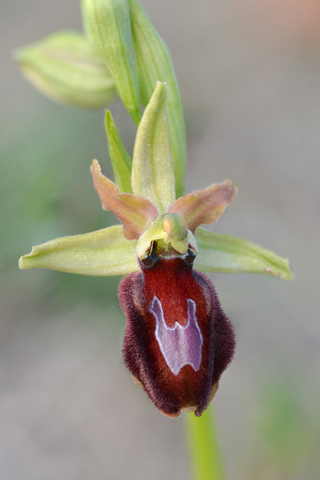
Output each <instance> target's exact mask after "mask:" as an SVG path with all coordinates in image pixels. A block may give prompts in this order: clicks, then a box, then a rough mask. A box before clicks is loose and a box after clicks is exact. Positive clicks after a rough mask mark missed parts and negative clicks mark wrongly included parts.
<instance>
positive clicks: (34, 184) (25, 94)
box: [0, 0, 320, 480]
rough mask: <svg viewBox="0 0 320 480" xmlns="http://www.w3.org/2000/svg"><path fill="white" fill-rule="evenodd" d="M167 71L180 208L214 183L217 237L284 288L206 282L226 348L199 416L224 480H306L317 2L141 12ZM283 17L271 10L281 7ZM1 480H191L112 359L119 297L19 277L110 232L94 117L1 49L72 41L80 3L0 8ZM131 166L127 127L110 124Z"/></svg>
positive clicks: (102, 282) (179, 4) (312, 417)
mask: <svg viewBox="0 0 320 480" xmlns="http://www.w3.org/2000/svg"><path fill="white" fill-rule="evenodd" d="M142 3H143V5H144V7H145V8H146V10H147V12H148V14H149V16H150V18H151V20H152V21H153V23H154V24H155V26H156V28H157V29H158V31H159V32H160V34H161V35H162V37H163V38H164V39H165V41H166V43H167V45H168V46H169V48H170V51H171V53H172V57H173V60H174V64H175V68H176V73H177V77H178V80H179V83H180V87H181V94H182V99H183V104H184V108H185V116H186V122H187V130H188V152H189V153H188V175H187V191H190V190H191V189H201V188H204V187H206V186H207V185H208V184H209V183H213V182H220V181H223V180H224V179H225V178H231V179H232V180H233V181H234V182H235V183H236V184H237V185H238V187H239V194H238V197H237V198H236V200H235V201H234V202H233V204H232V206H230V207H229V208H228V209H227V211H226V213H225V214H224V215H223V217H222V218H221V220H220V221H219V223H218V224H217V225H215V228H216V230H217V231H221V232H225V233H233V234H236V235H239V236H243V237H246V238H249V239H251V240H253V241H255V242H257V243H258V244H260V245H262V246H264V247H266V248H269V249H272V250H274V251H275V252H276V253H278V254H279V255H282V256H285V257H288V258H290V261H291V266H292V269H293V272H294V274H295V279H294V281H292V282H285V281H280V280H278V279H275V278H269V277H266V276H253V275H246V274H236V275H227V274H216V275H211V279H212V281H213V282H214V284H215V286H216V289H217V291H218V293H219V296H220V300H221V303H222V305H223V307H224V310H225V312H226V313H227V315H228V316H229V317H230V318H231V319H232V322H233V325H234V328H235V331H236V335H237V348H236V354H235V358H234V360H233V363H232V365H231V366H230V367H229V368H228V370H227V371H226V373H225V374H224V375H223V377H222V379H221V383H220V390H219V392H218V394H217V395H216V398H215V400H214V407H215V412H216V417H217V422H218V427H219V433H220V436H221V446H222V450H223V455H224V459H225V463H226V469H227V473H228V478H229V479H235V478H237V479H238V480H249V479H254V480H265V479H268V480H271V479H272V480H287V479H290V480H300V479H301V480H305V479H308V480H316V479H318V478H319V469H320V461H319V447H320V416H319V400H320V384H319V378H320V375H319V374H320V362H319V360H320V353H319V346H320V327H319V273H318V272H319V239H320V236H319V231H320V225H319V208H320V193H319V191H320V190H319V158H320V135H319V125H320V88H319V85H320V7H319V2H318V1H316V0H296V1H293V0H292V1H290V0H286V1H285V0H283V1H282V2H277V1H276V0H267V1H262V0H235V1H233V2H225V1H219V0H210V1H209V0H198V1H197V2H196V3H195V2H194V1H191V0H175V1H172V0H162V2H161V3H159V2H157V1H155V0H149V1H147V0H143V1H142ZM279 4H281V5H279ZM0 9H1V15H0V18H1V23H2V25H1V43H0V51H1V58H2V69H1V83H2V84H1V89H0V96H1V110H0V124H1V125H0V126H1V128H0V136H1V161H2V168H1V175H0V196H1V247H2V255H1V260H0V261H1V290H0V297H1V298H0V312H1V313H0V316H1V318H0V426H1V427H0V472H1V474H0V476H1V478H3V479H10V480H11V479H13V480H15V479H17V480H18V479H19V480H57V479H64V480H87V479H88V478H92V479H95V480H100V479H101V480H102V479H119V480H122V479H130V480H135V479H145V478H152V479H153V480H160V479H163V478H170V479H175V480H180V479H181V480H182V479H185V478H190V476H189V475H190V473H189V466H188V452H187V448H186V445H185V441H184V422H183V420H184V415H181V417H180V418H179V419H177V420H171V419H167V418H165V417H163V416H161V415H160V414H159V413H158V412H157V411H156V410H155V409H154V407H153V405H152V404H151V402H150V401H149V400H148V399H147V397H146V395H145V394H144V393H143V392H142V390H141V389H140V388H139V387H137V386H136V385H134V383H133V382H132V380H131V378H130V375H129V373H128V372H127V371H126V369H125V367H124V365H123V363H122V358H121V346H122V338H123V332H124V326H125V322H124V317H123V315H122V313H121V311H120V308H119V306H118V302H117V296H116V294H117V284H118V282H119V278H94V277H82V276H76V275H70V274H63V273H56V272H50V271H41V270H35V271H32V270H29V271H23V272H19V270H18V266H17V261H18V258H19V256H20V255H22V254H25V253H27V252H29V251H30V249H31V246H32V245H35V244H39V243H42V242H44V241H47V240H50V239H52V238H55V237H58V236H63V235H72V234H77V233H84V232H89V231H92V230H96V229H99V228H103V227H105V226H107V225H109V224H112V223H113V222H114V218H113V216H112V214H110V213H106V212H103V211H102V209H101V205H100V201H99V199H98V196H97V195H96V193H95V191H94V189H93V186H92V180H91V176H90V173H89V165H90V162H91V159H92V158H94V157H96V158H98V159H99V160H100V162H101V164H102V168H103V170H104V172H105V173H106V174H107V175H111V167H110V164H109V160H108V155H107V149H106V141H105V133H104V128H103V112H102V111H96V112H86V111H82V110H77V109H72V108H68V107H65V106H61V105H59V104H55V103H53V102H51V101H50V100H48V99H46V98H45V97H43V96H42V95H40V94H39V93H38V92H37V91H36V90H34V88H33V87H32V86H31V85H30V84H28V83H27V82H26V81H25V80H24V79H23V78H22V77H21V75H20V73H19V71H18V68H17V66H16V65H15V64H14V62H13V60H12V54H13V52H14V50H15V49H16V48H17V47H19V46H22V45H25V44H28V43H32V42H34V41H36V40H38V39H40V38H42V37H44V36H45V35H47V34H49V33H52V32H55V31H57V30H61V29H65V28H72V29H77V30H80V29H81V18H80V8H79V2H78V0H69V1H68V2H65V1H63V0H55V1H49V0H24V1H22V0H11V1H10V2H1V4H0ZM111 109H112V112H113V114H114V116H115V119H116V123H117V125H118V126H119V129H120V132H121V136H122V138H123V139H124V140H125V143H126V146H127V148H128V149H129V151H132V145H133V139H134V135H135V128H134V126H133V124H132V122H131V120H130V118H129V117H128V115H127V113H126V112H125V111H124V109H123V107H122V106H121V104H120V102H119V101H115V102H114V103H113V104H112V106H111Z"/></svg>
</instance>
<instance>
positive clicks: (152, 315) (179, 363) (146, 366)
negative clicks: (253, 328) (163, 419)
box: [119, 255, 235, 417]
mask: <svg viewBox="0 0 320 480" xmlns="http://www.w3.org/2000/svg"><path fill="white" fill-rule="evenodd" d="M119 300H120V304H121V307H122V309H123V311H124V313H125V315H126V319H127V323H126V332H125V338H124V344H123V355H124V361H125V364H126V366H127V368H128V369H129V371H130V372H131V374H132V375H133V377H134V378H135V379H136V381H137V383H139V384H141V385H142V387H143V389H144V390H145V392H146V393H147V395H148V396H149V398H150V399H151V400H152V402H153V403H154V405H155V406H156V407H157V408H158V409H159V410H160V411H161V412H162V413H164V414H165V415H168V416H171V417H175V416H178V415H179V414H180V411H181V409H186V410H192V411H194V412H195V414H196V415H197V416H200V415H201V414H202V413H203V411H204V410H205V409H206V408H207V407H208V405H209V403H210V401H211V399H212V397H213V396H214V394H215V392H216V390H217V388H218V382H219V379H220V376H221V374H222V372H223V371H224V370H225V368H226V367H227V366H228V364H229V363H230V361H231V359H232V356H233V351H234V345H235V340H234V333H233V329H232V326H231V323H230V322H229V320H228V318H227V317H226V315H225V314H224V312H223V310H222V308H221V306H220V302H219V300H218V297H217V294H216V292H215V289H214V287H213V285H212V284H211V282H210V280H209V279H208V278H207V277H206V276H205V275H203V274H200V273H199V272H197V271H196V270H194V269H193V268H192V262H191V264H187V263H186V261H185V258H183V256H181V255H178V256H176V255H174V256H172V257H169V256H168V257H161V256H155V262H154V264H153V265H152V266H151V267H149V268H148V267H145V266H143V265H141V272H136V273H132V274H130V275H127V276H126V277H124V279H123V280H122V281H121V283H120V285H119Z"/></svg>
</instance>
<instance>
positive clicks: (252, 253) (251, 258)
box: [194, 228, 292, 280]
mask: <svg viewBox="0 0 320 480" xmlns="http://www.w3.org/2000/svg"><path fill="white" fill-rule="evenodd" d="M196 241H197V244H198V247H199V254H198V256H197V257H196V259H195V263H194V266H195V269H196V270H199V271H201V272H229V273H236V272H244V273H264V274H267V275H274V276H275V277H280V278H283V279H285V280H290V279H291V278H292V273H291V271H290V268H289V264H288V260H286V259H284V258H281V257H279V256H278V255H276V254H275V253H273V252H271V251H270V250H265V249H264V248H262V247H259V246H258V245H255V244H254V243H252V242H250V241H249V240H246V239H244V238H239V237H235V236H233V235H225V234H222V233H216V232H210V231H209V230H205V229H203V228H198V229H197V231H196Z"/></svg>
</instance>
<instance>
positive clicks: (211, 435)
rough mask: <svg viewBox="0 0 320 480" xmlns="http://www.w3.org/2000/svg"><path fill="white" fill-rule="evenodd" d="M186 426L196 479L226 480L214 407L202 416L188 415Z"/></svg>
mask: <svg viewBox="0 0 320 480" xmlns="http://www.w3.org/2000/svg"><path fill="white" fill-rule="evenodd" d="M185 427H186V436H187V440H188V447H189V454H190V460H191V466H192V473H193V478H194V480H225V479H226V475H225V471H224V468H223V460H222V457H221V449H220V445H219V442H218V432H217V429H216V422H215V419H214V415H213V407H210V408H209V409H208V410H207V411H206V412H204V414H203V415H202V416H201V417H200V418H196V417H194V416H193V415H187V417H186V419H185Z"/></svg>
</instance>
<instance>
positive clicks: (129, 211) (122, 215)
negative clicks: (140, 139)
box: [91, 160, 158, 240]
mask: <svg viewBox="0 0 320 480" xmlns="http://www.w3.org/2000/svg"><path fill="white" fill-rule="evenodd" d="M91 173H92V176H93V183H94V187H95V189H96V191H97V193H98V195H99V197H100V200H101V203H102V207H103V208H104V209H105V210H110V211H111V212H112V213H114V214H115V215H116V217H118V219H119V220H120V222H121V223H122V225H123V234H124V236H125V237H126V238H127V239H128V240H132V239H138V238H139V237H140V235H141V234H142V233H143V232H144V230H145V229H146V227H147V225H148V223H149V222H150V221H152V220H153V219H154V218H155V217H156V216H157V214H158V210H157V209H156V207H155V206H154V205H153V204H152V203H151V202H150V201H149V200H147V199H145V198H142V197H139V196H138V195H132V194H130V193H121V192H120V189H119V187H118V186H117V185H116V184H115V183H113V182H112V181H111V180H109V179H108V178H107V177H105V176H104V175H102V173H101V168H100V165H99V162H98V161H97V160H93V162H92V165H91Z"/></svg>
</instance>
